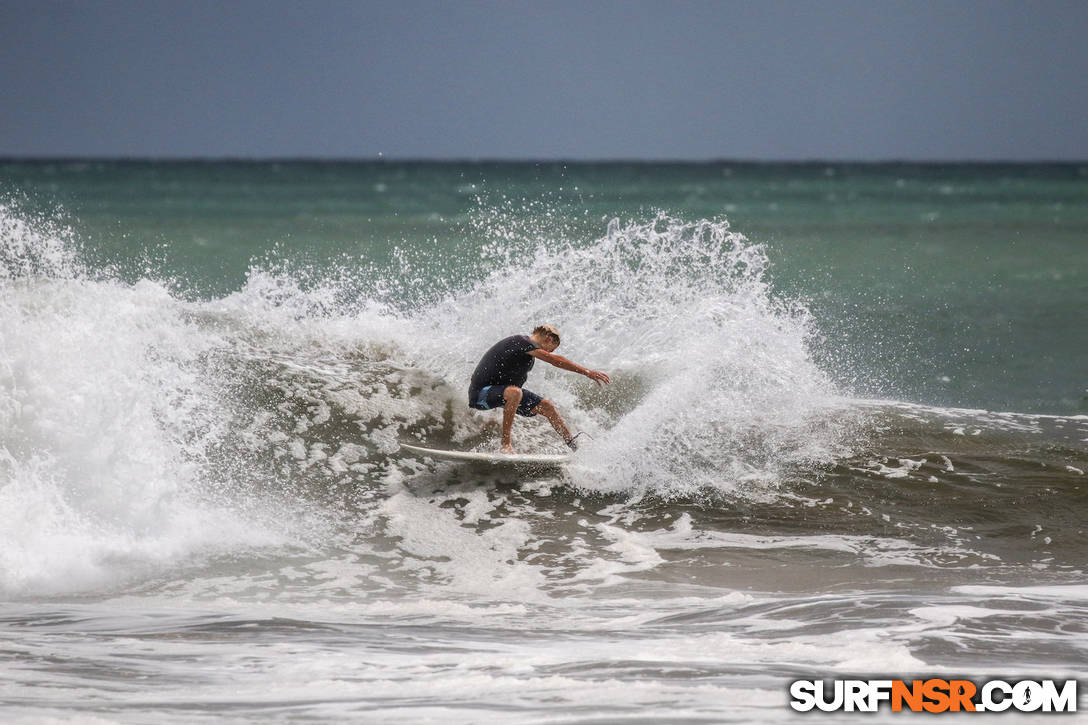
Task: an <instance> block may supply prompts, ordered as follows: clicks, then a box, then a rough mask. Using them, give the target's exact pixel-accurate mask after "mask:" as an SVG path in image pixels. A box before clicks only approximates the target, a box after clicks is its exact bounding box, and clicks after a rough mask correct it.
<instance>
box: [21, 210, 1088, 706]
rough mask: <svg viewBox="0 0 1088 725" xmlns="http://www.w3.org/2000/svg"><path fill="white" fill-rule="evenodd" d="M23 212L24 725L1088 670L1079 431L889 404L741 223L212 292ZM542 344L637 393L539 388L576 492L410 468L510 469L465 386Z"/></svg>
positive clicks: (1087, 419) (774, 690)
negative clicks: (563, 423)
mask: <svg viewBox="0 0 1088 725" xmlns="http://www.w3.org/2000/svg"><path fill="white" fill-rule="evenodd" d="M477 203H478V204H479V203H480V202H477ZM23 207H25V204H24V205H20V203H18V202H8V203H6V204H5V205H4V206H2V207H0V249H2V252H0V263H2V266H0V341H2V343H0V510H2V511H3V512H4V513H3V521H4V525H3V526H2V527H0V596H2V598H3V602H4V605H3V614H2V623H0V641H2V644H0V650H2V652H0V672H2V673H3V678H2V680H0V702H2V703H4V704H3V705H0V710H2V712H3V714H4V719H5V720H6V721H12V722H42V721H53V720H56V721H62V722H65V721H71V722H146V721H148V720H154V721H156V722H179V723H180V722H199V721H203V720H215V721H222V720H225V721H231V722H256V721H262V722H263V721H275V722H287V721H339V720H344V719H356V720H360V721H373V722H420V721H427V720H440V721H443V722H480V721H485V720H486V721H492V720H499V721H517V722H586V721H593V722H636V721H642V722H645V721H668V722H772V721H780V720H788V719H791V718H792V717H793V715H792V713H791V712H790V710H789V708H788V707H787V706H786V699H787V698H786V691H787V684H788V683H789V682H790V681H792V680H794V679H802V678H821V677H828V678H830V677H845V676H865V677H877V676H879V675H890V676H894V677H897V678H904V679H907V678H909V677H911V676H922V675H924V676H939V675H941V674H955V675H965V674H967V675H970V676H971V677H972V678H975V679H978V678H983V677H990V676H993V677H997V676H1002V677H1006V678H1010V677H1011V676H1013V675H1016V676H1020V677H1027V676H1032V677H1047V678H1059V677H1068V678H1075V677H1077V676H1078V675H1079V673H1080V672H1082V671H1083V668H1084V664H1085V662H1086V656H1088V638H1086V637H1085V635H1084V632H1085V631H1086V627H1088V586H1086V585H1085V584H1084V570H1083V564H1084V554H1085V546H1084V544H1083V523H1082V519H1081V516H1080V513H1079V512H1080V511H1081V509H1082V507H1083V505H1084V503H1085V495H1086V494H1085V485H1084V482H1085V480H1086V479H1085V478H1084V472H1085V471H1086V470H1088V447H1086V444H1085V441H1088V416H1086V415H1082V414H1079V413H1042V412H1002V411H1000V410H985V409H978V408H967V407H954V406H939V405H929V404H924V403H921V402H916V401H910V400H900V399H896V398H885V397H879V396H874V395H870V394H869V388H867V387H866V386H867V385H869V381H870V379H871V375H870V377H865V376H866V374H868V373H871V372H872V371H859V370H858V369H857V368H856V367H851V366H850V365H849V356H848V355H846V354H845V353H843V352H842V351H837V350H836V349H835V341H834V340H833V339H829V337H828V335H827V333H826V332H825V331H824V330H823V329H822V327H821V321H820V320H819V319H818V318H817V317H816V316H815V314H814V313H813V311H812V304H811V303H810V302H809V301H807V300H806V299H804V298H803V297H802V296H799V295H793V294H789V293H786V292H783V291H782V290H781V289H780V288H779V286H777V285H776V284H775V282H774V278H773V275H772V274H771V269H772V267H773V264H774V257H773V256H772V252H771V251H770V250H769V249H768V247H767V246H766V245H764V244H761V243H758V242H756V241H752V240H750V239H749V238H748V237H747V236H746V235H744V234H742V233H740V232H739V231H737V230H735V229H734V228H733V227H732V225H731V224H730V222H729V221H728V220H727V219H726V218H725V217H713V218H711V217H696V218H686V217H682V216H678V215H673V214H667V213H663V212H652V213H648V214H642V215H629V216H615V217H609V218H606V219H602V220H601V222H600V223H599V224H595V225H591V226H595V228H596V231H595V232H594V233H592V234H590V235H588V236H585V235H581V236H579V235H578V234H575V233H573V232H571V231H570V230H569V229H567V230H563V229H557V228H556V227H546V228H542V227H541V225H540V224H539V220H538V219H537V218H536V217H534V218H533V219H527V218H525V217H524V216H519V215H518V214H517V213H515V211H516V207H515V206H513V205H501V204H500V205H496V206H494V207H488V206H486V205H483V206H482V208H479V207H478V208H477V211H475V212H474V214H473V216H472V217H471V220H470V223H469V224H468V225H467V227H465V231H466V233H465V235H464V236H463V237H462V238H461V239H460V241H459V242H458V243H457V244H453V245H443V244H437V243H428V242H426V241H424V242H420V243H417V244H393V243H391V246H392V247H393V249H392V251H391V252H390V258H391V259H392V263H390V264H379V263H376V262H375V261H374V260H372V259H366V258H354V259H352V258H338V259H335V260H331V261H328V262H326V263H323V264H314V263H312V262H306V261H299V260H298V259H296V258H292V257H291V255H289V254H286V253H282V254H271V255H264V256H259V255H255V256H254V257H253V258H252V259H251V260H250V262H249V264H248V269H247V271H246V273H245V278H244V281H243V282H242V283H241V284H240V285H238V286H237V288H235V289H232V290H229V291H226V292H223V293H221V294H202V293H198V292H195V291H194V290H193V289H191V288H190V287H189V286H188V285H187V283H186V280H185V279H184V278H177V277H169V276H163V275H161V274H159V273H158V272H157V271H156V270H155V269H154V265H153V264H151V263H148V262H147V260H137V262H135V263H133V265H130V266H128V267H124V266H123V265H114V264H104V263H99V262H96V261H95V257H94V251H95V249H94V248H95V247H96V245H97V244H99V242H98V240H96V239H94V238H86V237H85V236H81V232H80V231H78V230H77V229H74V228H72V227H71V226H68V225H66V224H65V223H63V221H61V220H60V215H53V216H49V215H45V216H42V215H36V214H32V213H29V212H27V211H26V209H25V208H23ZM141 266H142V267H143V268H141ZM542 322H549V323H553V324H557V325H558V326H559V327H560V329H561V331H562V333H563V339H564V343H563V349H561V350H560V352H561V353H563V354H565V355H567V356H568V357H571V358H572V359H575V360H579V361H583V362H586V363H587V364H591V365H592V367H594V368H596V369H600V370H604V371H606V372H608V374H609V375H610V376H611V377H612V379H613V381H614V384H613V385H611V386H607V387H604V388H598V387H597V386H594V385H593V384H592V383H591V382H589V381H586V380H584V379H582V378H579V377H578V376H574V375H569V374H564V373H562V372H561V371H559V370H554V369H550V368H549V369H541V368H542V366H537V369H535V370H534V371H533V373H532V376H531V378H530V385H531V387H533V389H534V390H539V391H541V392H542V393H545V394H546V395H547V396H548V397H549V398H551V399H552V400H553V401H555V402H556V404H557V405H558V406H559V408H560V410H562V411H563V413H564V415H565V417H566V418H567V420H568V423H570V424H571V425H572V427H573V428H575V429H577V430H582V431H586V432H587V433H588V434H589V435H590V436H592V443H591V444H590V445H586V446H584V447H583V448H582V449H581V450H579V451H578V452H577V453H576V454H575V455H574V457H573V460H572V462H571V464H570V465H569V466H567V467H565V468H564V469H562V470H560V471H538V472H529V473H525V472H518V471H512V470H505V469H502V468H495V467H491V466H486V465H485V466H475V465H463V464H455V463H448V462H437V461H430V460H426V459H419V458H415V457H407V456H403V455H401V453H400V452H399V450H398V441H405V442H412V443H416V444H422V445H432V446H436V447H449V448H463V449H474V450H490V449H492V448H497V445H498V443H497V442H498V424H499V420H500V418H499V414H498V413H495V412H492V413H480V412H478V411H472V410H470V409H468V408H467V406H465V404H464V397H465V388H466V385H467V380H468V378H469V375H470V373H471V371H472V368H473V367H474V365H475V363H476V362H477V360H478V358H479V356H480V354H481V353H482V352H483V351H484V350H486V349H487V347H489V346H490V345H491V344H492V343H493V342H494V341H495V340H497V339H499V338H501V337H504V336H506V335H510V334H518V333H527V332H528V331H529V330H531V329H532V327H533V326H535V325H536V324H538V323H542ZM543 367H546V366H543ZM516 426H517V427H516V429H515V434H516V440H517V441H518V443H519V448H521V449H524V450H532V451H540V452H557V451H559V450H560V446H561V442H560V441H559V440H558V439H557V438H556V437H555V435H554V433H553V432H552V431H551V429H550V427H549V426H548V425H547V424H546V423H545V422H543V421H541V420H538V419H534V420H528V421H526V420H519V421H518V422H517V424H516ZM884 716H885V717H886V718H888V719H892V717H891V714H890V713H884ZM877 719H880V718H877Z"/></svg>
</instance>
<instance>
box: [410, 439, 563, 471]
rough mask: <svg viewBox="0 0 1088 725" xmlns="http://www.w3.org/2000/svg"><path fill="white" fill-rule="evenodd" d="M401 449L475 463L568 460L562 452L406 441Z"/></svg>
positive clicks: (551, 463)
mask: <svg viewBox="0 0 1088 725" xmlns="http://www.w3.org/2000/svg"><path fill="white" fill-rule="evenodd" d="M400 447H401V450H405V451H408V452H409V453H415V454H416V455H419V456H429V457H430V458H438V459H442V460H446V461H474V462H476V463H491V464H494V465H497V466H498V465H508V466H514V465H536V466H561V465H563V464H564V463H567V462H568V461H569V460H570V456H568V455H564V454H562V453H474V452H473V451H448V450H443V449H441V448H424V447H423V446H413V445H409V444H407V443H401V444H400Z"/></svg>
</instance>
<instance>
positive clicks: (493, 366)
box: [468, 325, 612, 453]
mask: <svg viewBox="0 0 1088 725" xmlns="http://www.w3.org/2000/svg"><path fill="white" fill-rule="evenodd" d="M557 347H559V330H557V329H555V328H554V327H552V326H551V325H540V326H539V327H537V328H536V329H534V330H533V332H532V334H531V335H512V336H510V337H507V338H503V339H502V340H499V341H498V342H497V343H495V344H494V345H493V346H492V347H491V349H490V350H488V351H487V352H485V353H484V356H483V358H482V359H481V360H480V363H479V364H478V365H477V366H476V371H475V372H473V373H472V382H471V383H469V386H468V407H470V408H475V409H476V410H491V409H492V408H499V407H501V408H502V448H501V449H500V450H501V452H502V453H513V452H514V444H513V442H512V441H511V439H510V430H511V429H512V428H513V426H514V413H517V414H518V415H522V416H525V417H526V418H531V417H533V416H534V415H537V414H540V415H542V416H544V417H545V418H547V419H548V422H549V423H551V424H552V428H555V432H556V433H558V434H559V435H560V437H562V438H563V442H564V443H566V444H567V445H568V446H569V447H570V449H571V450H577V448H578V445H577V444H576V443H575V441H574V436H572V435H571V434H570V430H569V429H568V428H567V424H566V423H564V422H563V418H562V417H561V416H560V415H559V411H558V410H556V408H555V405H554V404H553V403H552V401H550V400H546V399H544V398H541V397H540V396H539V395H537V394H536V393H534V392H533V391H531V390H525V389H524V388H523V387H522V386H523V385H525V381H526V379H527V378H528V377H529V371H530V370H531V369H532V368H533V363H534V362H535V361H536V360H543V361H544V362H546V363H550V364H551V365H554V366H556V367H557V368H561V369H563V370H570V371H571V372H574V373H578V374H580V375H585V376H586V377H587V378H589V379H590V380H592V381H594V382H595V383H597V385H600V384H601V383H611V382H612V380H611V379H610V378H609V377H608V376H607V375H605V374H604V373H602V372H599V371H597V370H590V369H589V368H584V367H582V366H581V365H578V364H577V363H573V362H571V361H570V360H568V359H567V358H565V357H563V356H561V355H556V354H555V348H557Z"/></svg>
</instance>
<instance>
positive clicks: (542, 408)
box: [533, 398, 555, 417]
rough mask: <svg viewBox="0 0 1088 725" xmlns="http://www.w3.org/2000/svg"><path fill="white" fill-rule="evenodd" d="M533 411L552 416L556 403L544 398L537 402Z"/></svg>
mask: <svg viewBox="0 0 1088 725" xmlns="http://www.w3.org/2000/svg"><path fill="white" fill-rule="evenodd" d="M533 412H534V413H540V414H541V415H543V416H545V417H551V416H552V415H554V414H555V405H554V404H553V403H552V401H550V400H548V399H547V398H544V400H542V401H540V402H539V403H537V404H536V407H535V408H533Z"/></svg>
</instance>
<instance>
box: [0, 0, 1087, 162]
mask: <svg viewBox="0 0 1088 725" xmlns="http://www.w3.org/2000/svg"><path fill="white" fill-rule="evenodd" d="M0 93H2V99H0V155H3V156H21V157H25V156H73V155H74V156H126V157H132V156H135V157H143V156H153V157H163V156H181V157H192V156H196V157H222V156H230V157H299V156H303V157H345V158H373V157H375V156H377V155H378V154H379V153H382V154H384V155H385V156H386V157H387V158H564V159H615V158H628V159H719V158H730V159H862V160H868V159H927V160H929V159H932V160H939V159H977V160H987V159H1008V160H1039V159H1076V160H1084V159H1086V158H1088V2H1081V1H1079V0H1071V1H1069V2H1058V1H1053V0H1044V1H1039V0H1032V2H1026V1H1024V0H1016V1H1014V2H1004V1H997V0H994V1H989V2H977V1H970V0H961V1H951V0H950V1H948V2H923V1H919V2H886V1H882V0H858V1H856V2H855V1H852V0H851V1H848V2H846V1H843V2H837V1H836V2H833V1H832V0H825V1H823V2H770V1H764V0H752V1H751V2H632V1H628V2H594V1H593V0H582V1H566V0H541V1H540V2H525V1H508V2H498V1H495V2H486V1H483V0H466V1H464V2H419V1H418V0H389V1H388V2H364V1H360V2H331V1H329V2H318V1H317V0H314V1H311V2H303V1H298V2H286V1H284V0H258V1H250V0H241V1H239V0H214V1H203V0H200V1H194V0H172V1H170V2H160V1H158V0H142V1H132V2H128V1H125V2H110V1H102V0H100V1H99V2H91V1H89V0H87V1H83V2H56V1H53V0H0Z"/></svg>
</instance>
